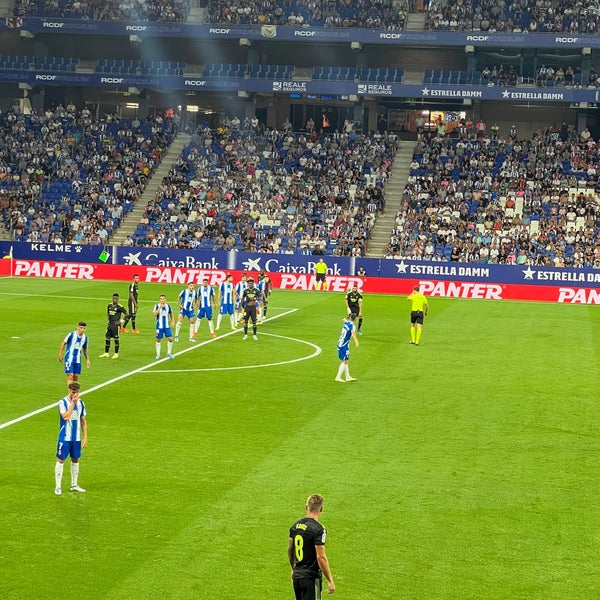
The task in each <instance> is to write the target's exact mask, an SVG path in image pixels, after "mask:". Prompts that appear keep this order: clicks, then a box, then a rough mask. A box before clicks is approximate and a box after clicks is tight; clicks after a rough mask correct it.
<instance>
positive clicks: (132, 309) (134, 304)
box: [121, 273, 140, 333]
mask: <svg viewBox="0 0 600 600" xmlns="http://www.w3.org/2000/svg"><path fill="white" fill-rule="evenodd" d="M139 283H140V276H139V275H138V274H137V273H136V274H135V275H134V276H133V281H132V282H131V283H130V284H129V297H128V299H127V309H128V310H129V313H128V314H127V316H126V317H125V321H123V326H122V327H121V331H122V332H123V333H129V332H128V331H127V323H129V319H131V328H132V329H131V333H139V331H138V330H137V329H136V326H135V318H136V316H137V310H138V284H139Z"/></svg>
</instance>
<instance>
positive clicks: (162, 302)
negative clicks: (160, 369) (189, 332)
mask: <svg viewBox="0 0 600 600" xmlns="http://www.w3.org/2000/svg"><path fill="white" fill-rule="evenodd" d="M154 316H155V317H156V360H158V359H159V358H160V346H161V342H162V339H163V338H167V358H171V359H173V358H175V357H174V356H173V331H172V329H171V327H173V325H174V324H175V317H174V316H173V309H172V308H171V305H170V304H167V297H166V296H165V295H164V294H161V295H160V298H159V300H158V304H155V305H154Z"/></svg>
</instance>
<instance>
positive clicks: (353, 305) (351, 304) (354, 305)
mask: <svg viewBox="0 0 600 600" xmlns="http://www.w3.org/2000/svg"><path fill="white" fill-rule="evenodd" d="M362 303H363V297H362V294H361V293H360V292H359V291H358V286H357V285H356V284H354V285H353V286H352V289H351V290H350V291H349V292H348V293H347V294H346V308H347V309H348V314H350V313H354V314H355V315H356V316H357V317H358V327H357V329H356V333H358V335H362V331H361V327H362V322H363V314H362Z"/></svg>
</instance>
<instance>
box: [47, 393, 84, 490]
mask: <svg viewBox="0 0 600 600" xmlns="http://www.w3.org/2000/svg"><path fill="white" fill-rule="evenodd" d="M79 389H80V385H79V383H77V382H76V381H72V382H71V383H69V393H68V394H67V395H66V396H65V397H64V398H62V399H61V400H59V401H58V413H59V415H60V428H59V430H58V445H57V447H56V464H55V465H54V481H55V485H54V493H55V494H56V495H57V496H60V495H61V494H62V476H63V470H64V463H65V460H67V457H68V456H70V457H71V488H70V489H71V491H72V492H85V490H84V489H83V488H82V487H79V483H78V480H79V459H80V458H81V449H82V448H85V446H86V444H87V436H88V430H87V420H86V413H85V404H84V403H83V401H82V400H81V399H80V398H79Z"/></svg>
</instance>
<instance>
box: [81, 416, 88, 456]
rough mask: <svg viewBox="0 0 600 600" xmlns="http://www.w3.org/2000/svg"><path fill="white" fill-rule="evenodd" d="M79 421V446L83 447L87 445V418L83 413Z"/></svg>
mask: <svg viewBox="0 0 600 600" xmlns="http://www.w3.org/2000/svg"><path fill="white" fill-rule="evenodd" d="M80 421H81V447H82V448H85V447H86V446H87V435H88V429H87V419H86V418H85V415H83V416H82V417H81V419H80Z"/></svg>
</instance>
